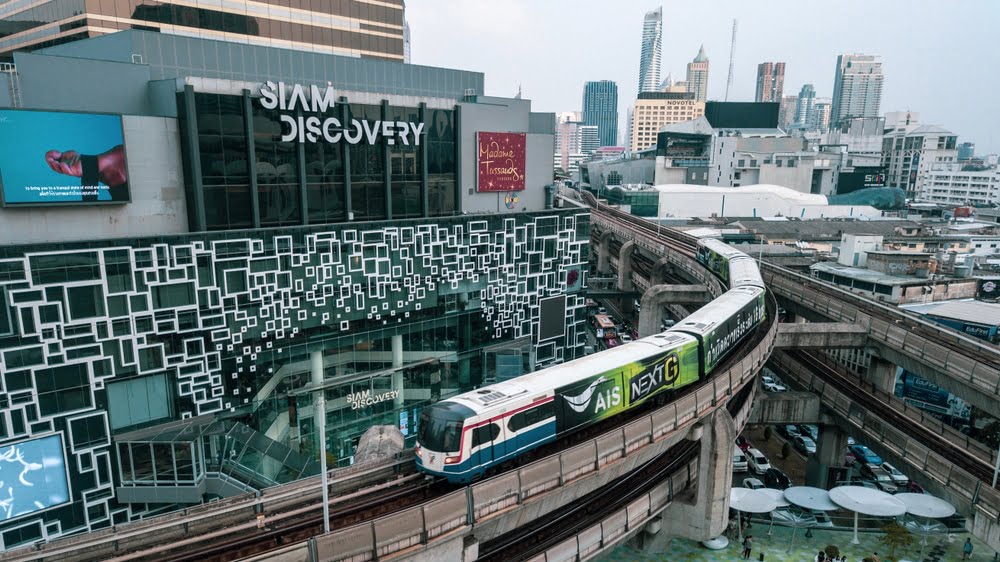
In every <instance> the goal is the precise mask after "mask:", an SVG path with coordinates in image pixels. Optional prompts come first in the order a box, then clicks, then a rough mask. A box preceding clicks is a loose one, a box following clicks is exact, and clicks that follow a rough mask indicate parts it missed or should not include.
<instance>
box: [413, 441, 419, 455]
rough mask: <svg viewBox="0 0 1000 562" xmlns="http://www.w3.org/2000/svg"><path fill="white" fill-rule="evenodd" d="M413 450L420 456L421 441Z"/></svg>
mask: <svg viewBox="0 0 1000 562" xmlns="http://www.w3.org/2000/svg"><path fill="white" fill-rule="evenodd" d="M413 452H415V453H416V454H417V456H418V457H419V456H420V443H417V445H416V446H415V447H414V448H413Z"/></svg>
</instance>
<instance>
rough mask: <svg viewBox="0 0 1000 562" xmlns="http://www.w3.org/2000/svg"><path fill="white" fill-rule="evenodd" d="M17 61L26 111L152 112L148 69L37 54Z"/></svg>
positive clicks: (140, 113) (23, 56)
mask: <svg viewBox="0 0 1000 562" xmlns="http://www.w3.org/2000/svg"><path fill="white" fill-rule="evenodd" d="M15 60H16V63H17V72H18V75H19V76H20V80H21V103H22V107H24V108H28V109H31V108H41V109H56V110H65V111H85V112H97V113H132V114H138V115H146V114H149V113H150V107H149V96H148V94H147V86H146V83H147V82H149V67H148V66H145V65H141V64H131V63H123V62H107V61H99V60H89V59H80V58H74V57H62V56H46V55H39V54H35V53H17V54H16V55H15Z"/></svg>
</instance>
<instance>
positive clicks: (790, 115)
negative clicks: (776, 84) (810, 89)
mask: <svg viewBox="0 0 1000 562" xmlns="http://www.w3.org/2000/svg"><path fill="white" fill-rule="evenodd" d="M798 108H799V96H782V97H781V105H780V106H778V126H779V127H781V128H782V129H785V130H787V129H789V128H791V127H792V125H794V124H795V112H796V110H798Z"/></svg>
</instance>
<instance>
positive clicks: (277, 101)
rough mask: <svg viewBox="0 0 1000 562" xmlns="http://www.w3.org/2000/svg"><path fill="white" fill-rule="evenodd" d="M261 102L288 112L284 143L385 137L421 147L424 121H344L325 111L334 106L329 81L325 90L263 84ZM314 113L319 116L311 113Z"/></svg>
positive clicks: (284, 120) (370, 141) (284, 115)
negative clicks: (329, 115)
mask: <svg viewBox="0 0 1000 562" xmlns="http://www.w3.org/2000/svg"><path fill="white" fill-rule="evenodd" d="M260 105H261V106H262V107H264V109H277V110H280V111H287V112H288V113H282V114H281V122H282V123H283V124H284V125H286V126H287V127H288V129H287V130H288V132H287V133H285V134H283V135H282V136H281V142H292V141H295V142H298V143H307V142H308V143H316V142H320V141H325V142H328V143H331V144H334V143H338V142H340V141H341V140H345V141H347V142H348V143H350V144H359V143H361V142H362V141H363V142H365V143H367V144H375V143H376V142H378V141H379V140H381V139H383V138H384V139H385V140H386V143H387V144H390V145H394V144H396V142H399V144H402V145H410V144H413V145H414V146H420V135H421V133H423V130H424V124H423V123H413V122H410V121H368V120H364V119H351V122H350V123H341V122H340V119H338V118H336V117H327V116H326V115H325V114H326V113H327V111H330V110H332V109H334V108H335V96H334V90H333V86H332V85H331V84H329V83H327V86H326V88H325V89H322V90H321V89H320V88H319V87H317V86H309V87H308V88H307V87H306V86H303V85H301V84H292V85H286V84H285V83H284V82H277V83H275V82H264V83H263V84H261V85H260ZM309 113H315V114H317V115H308V114H309Z"/></svg>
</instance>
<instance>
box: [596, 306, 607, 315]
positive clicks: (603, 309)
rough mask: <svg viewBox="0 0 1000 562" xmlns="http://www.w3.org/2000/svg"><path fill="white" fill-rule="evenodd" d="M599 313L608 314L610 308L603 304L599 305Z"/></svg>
mask: <svg viewBox="0 0 1000 562" xmlns="http://www.w3.org/2000/svg"><path fill="white" fill-rule="evenodd" d="M597 313H598V314H607V313H608V309H607V308H604V307H603V306H599V307H597Z"/></svg>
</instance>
